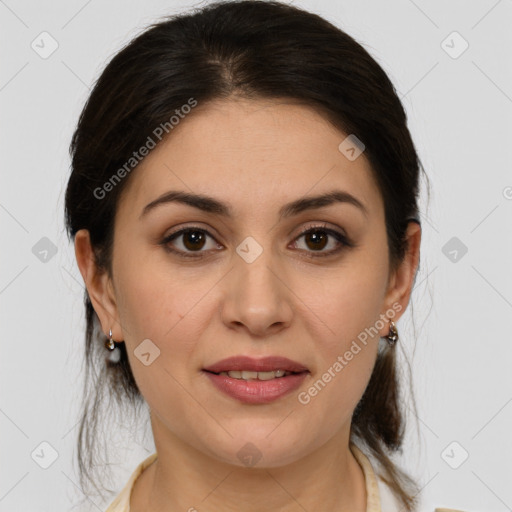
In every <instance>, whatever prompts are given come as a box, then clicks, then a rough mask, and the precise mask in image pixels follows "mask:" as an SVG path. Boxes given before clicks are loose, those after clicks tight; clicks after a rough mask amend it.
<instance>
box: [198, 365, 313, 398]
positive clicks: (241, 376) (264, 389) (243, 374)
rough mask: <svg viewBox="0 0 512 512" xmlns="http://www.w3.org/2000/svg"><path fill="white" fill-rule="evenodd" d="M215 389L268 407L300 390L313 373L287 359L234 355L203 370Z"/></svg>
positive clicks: (232, 396)
mask: <svg viewBox="0 0 512 512" xmlns="http://www.w3.org/2000/svg"><path fill="white" fill-rule="evenodd" d="M202 371H203V372H204V373H205V374H206V375H207V376H208V377H209V379H210V382H211V383H212V384H213V385H214V387H215V388H216V389H218V390H219V391H221V392H222V393H223V394H224V395H228V396H230V397H231V398H233V399H235V400H237V401H239V402H243V403H245V404H254V405H256V404H267V403H270V402H273V401H274V400H277V399H279V398H281V397H284V396H285V395H288V394H290V393H291V392H292V391H294V390H296V389H298V388H299V387H300V386H301V385H302V383H303V382H304V381H305V379H306V378H307V376H308V375H309V374H310V373H311V372H310V371H309V369H308V368H306V367H305V366H304V365H302V364H300V363H298V362H297V361H292V360H291V359H288V358H286V357H281V356H270V357H265V358H263V359H254V358H251V357H247V356H235V357H230V358H227V359H223V360H222V361H218V362H217V363H215V364H213V365H211V366H208V367H206V368H203V370H202Z"/></svg>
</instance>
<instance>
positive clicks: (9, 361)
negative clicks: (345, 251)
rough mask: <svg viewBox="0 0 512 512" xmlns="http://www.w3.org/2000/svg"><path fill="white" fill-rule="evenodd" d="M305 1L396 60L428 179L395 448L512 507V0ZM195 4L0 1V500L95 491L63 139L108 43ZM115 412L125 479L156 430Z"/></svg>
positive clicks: (445, 491) (425, 477)
mask: <svg viewBox="0 0 512 512" xmlns="http://www.w3.org/2000/svg"><path fill="white" fill-rule="evenodd" d="M294 3H295V4H296V5H300V6H303V7H305V8H307V9H309V10H313V11H315V12H317V13H319V14H321V15H323V16H325V17H326V18H327V19H329V20H330V21H332V22H334V23H335V24H336V25H337V26H339V27H340V28H342V29H343V30H345V31H347V32H348V33H349V34H350V35H351V36H353V37H354V38H355V39H356V40H358V41H359V42H360V43H361V44H363V46H365V47H366V48H367V49H368V51H369V52H370V53H371V54H372V55H373V57H374V58H375V59H376V60H377V61H378V62H379V63H380V64H381V65H382V67H383V68H384V69H385V70H386V71H387V72H388V74H389V76H390V78H391V80H392V81H393V83H394V84H395V86H396V88H397V91H398V92H399V94H400V96H401V98H402V101H403V103H404V106H405V108H406V110H407V113H408V118H409V127H410V130H411V132H412V135H413V139H414V140H415V143H416V145H417V148H418V151H419V154H420V158H421V160H422V162H423V164H424V166H425V169H426V171H427V173H428V175H429V177H430V180H431V187H432V195H431V199H430V201H429V202H428V204H427V200H426V194H425V189H424V190H423V199H422V209H423V215H422V221H423V241H422V257H421V268H420V271H419V275H418V277H417V285H416V287H415V289H414V293H413V311H411V309H409V310H408V312H407V314H406V315H405V316H404V317H403V318H402V319H401V320H400V322H399V329H400V334H401V338H402V339H401V343H400V347H399V348H398V350H400V351H402V352H401V356H400V357H401V358H402V357H403V355H404V354H405V355H407V357H408V358H409V360H411V361H412V372H413V381H414V388H415V394H416V400H417V404H418V419H417V421H416V423H417V424H418V426H419V428H418V430H416V428H415V421H413V419H414V415H413V413H412V412H411V421H410V422H409V426H410V430H409V433H408V436H407V443H406V446H405V449H404V455H403V457H402V458H401V459H399V461H400V462H401V463H402V464H403V465H404V466H405V468H406V469H408V470H409V471H410V472H411V473H412V474H413V475H414V476H415V477H416V478H417V479H418V480H419V481H420V482H421V486H422V487H423V490H422V493H421V495H422V500H423V505H422V508H421V510H425V511H433V509H434V507H435V506H438V507H441V506H451V507H454V508H461V509H465V510H467V511H477V510H479V511H482V510H485V511H489V512H490V511H504V510H512V486H511V485H510V483H511V482H512V470H511V464H510V460H511V455H512V439H511V436H510V432H511V430H512V429H511V425H512V421H511V420H512V403H511V402H512V372H511V371H510V362H511V356H512V347H511V339H510V320H511V319H512V272H511V271H510V264H511V262H512V167H511V148H512V144H511V138H512V128H511V119H512V72H511V66H510V61H511V53H512V52H511V48H512V46H511V45H512V32H511V31H510V30H509V28H510V26H511V21H512V2H511V1H510V0H501V1H495V0H489V1H475V2H463V1H452V2H444V1H440V0H436V1H431V2H427V1H421V2H420V1H416V2H413V1H412V0H400V1H399V0H393V1H388V2H379V1H377V0H373V1H338V2H332V1H327V0H318V1H313V0H308V1H300V2H299V1H296V2H294ZM193 5H195V6H199V5H202V4H200V3H192V2H187V1H182V2H177V1H158V0H145V1H144V2H142V1H139V2H135V1H121V0H115V1H110V2H100V1H98V0H90V1H88V2H87V1H83V0H76V1H69V0H68V1H64V0H57V1H53V2H51V3H49V2H36V1H29V2H26V1H21V0H20V1H15V0H5V1H0V19H1V22H0V23H1V29H0V38H1V62H2V65H1V68H0V104H1V109H2V114H1V120H2V122H1V124H0V130H1V137H0V141H1V169H2V186H1V188H0V222H1V224H0V226H1V230H2V240H3V244H2V251H1V257H2V261H1V265H0V306H1V310H0V311H1V313H0V314H1V319H0V329H1V350H2V356H1V358H0V379H1V390H2V394H1V402H0V428H1V432H2V435H1V436H0V449H1V460H2V464H1V465H0V475H1V477H0V510H2V511H4V510H5V511H7V510H9V511H12V510H24V511H29V510H30V511H56V510H59V511H60V510H62V511H67V510H71V509H72V507H73V506H74V505H76V504H77V503H78V502H79V501H80V499H81V498H82V496H81V493H80V490H79V488H78V487H77V475H76V472H75V469H74V468H75V465H74V463H73V456H74V454H75V441H76V435H77V430H78V429H77V428H76V423H77V420H78V417H77V414H78V412H79V406H80V399H81V392H82V389H81V384H82V382H81V374H80V366H81V360H82V351H83V330H84V315H83V306H82V293H83V281H82V278H81V276H80V273H79V271H78V268H77V266H76V263H75V259H74V252H73V247H72V245H71V244H69V243H68V241H67V238H66V235H65V231H64V228H63V197H64V190H65V184H66V180H67V177H68V174H69V157H68V145H69V142H70V137H71V134H72V130H73V128H74V125H75V123H76V121H77V119H78V115H79V113H80V111H81V108H82V106H83V103H84V101H85V99H86V98H87V95H88V93H89V88H90V87H91V85H92V83H93V81H94V80H95V79H96V78H97V76H98V74H99V73H100V72H101V70H102V69H103V67H104V66H105V64H106V63H107V61H108V60H109V58H110V57H111V56H112V55H113V54H114V53H115V52H116V51H117V50H118V49H119V48H120V47H121V46H122V45H123V44H124V43H125V42H127V41H128V40H130V39H131V38H132V37H133V36H134V35H135V34H137V33H138V32H139V31H141V30H142V29H143V28H144V27H145V26H146V25H147V24H148V23H150V22H152V21H154V20H156V19H157V18H158V17H159V16H160V15H163V14H169V13H173V12H176V11H180V10H181V9H182V8H184V7H190V6H193ZM507 29H508V31H507ZM43 31H46V32H48V33H49V34H50V35H51V37H52V38H53V39H54V40H56V41H57V43H58V48H57V50H56V51H55V52H54V53H53V54H52V55H50V56H49V57H48V58H45V59H43V58H42V57H41V56H40V55H39V54H38V53H36V51H35V50H34V49H32V47H31V44H32V42H33V41H35V43H34V45H35V44H39V46H42V43H41V42H40V41H41V37H48V36H40V34H41V32H43ZM454 31H456V32H458V34H460V36H457V35H451V34H452V32H454ZM464 40H465V41H467V43H468V44H469V46H468V48H467V49H466V50H465V51H464V52H463V53H461V54H460V55H459V53H460V51H461V50H462V49H463V45H464ZM38 41H39V43H38ZM443 41H445V42H444V43H443ZM44 46H45V48H46V49H48V48H50V39H46V40H45V45H44ZM39 51H41V50H39ZM44 237H46V238H47V239H48V240H46V239H44ZM454 237H455V238H454ZM41 239H43V240H41ZM53 246H54V247H55V249H56V251H57V252H56V253H55V254H53V253H52V252H51V247H53ZM48 248H50V252H48V253H44V250H46V249H48ZM466 250H467V252H465V251H466ZM413 320H414V325H415V326H416V329H415V330H414V328H413V327H414V326H413ZM414 340H416V341H414ZM106 428H112V429H115V431H116V433H117V434H118V437H119V442H120V447H119V450H118V451H117V452H113V456H114V457H115V458H114V459H112V463H113V464H114V468H115V469H116V473H115V474H116V479H117V480H116V482H115V485H116V486H117V488H118V489H119V490H120V489H121V487H122V486H123V485H124V483H125V481H126V479H127V478H128V476H129V475H130V474H131V472H132V471H133V469H134V468H135V466H136V465H137V464H138V463H139V462H140V461H141V460H142V458H145V457H146V456H147V454H148V453H149V452H152V451H153V445H152V441H151V438H149V441H146V442H140V439H141V436H140V435H139V433H133V432H130V431H129V428H128V426H127V425H126V426H124V427H123V424H122V422H119V423H118V424H116V425H107V426H106ZM41 443H48V444H43V445H41ZM452 443H455V444H452ZM48 445H50V446H48ZM53 450H55V452H56V454H57V455H56V456H57V459H56V460H55V461H54V462H53V463H52V464H51V465H50V466H49V467H48V468H47V469H44V468H43V467H41V465H44V464H48V463H50V462H51V454H52V453H53ZM466 454H467V455H468V457H467V459H466V460H465V461H464V462H462V461H463V459H464V457H465V456H466ZM37 455H39V456H37ZM90 506H91V510H101V508H102V506H104V505H102V504H101V503H99V502H96V503H95V504H92V503H91V504H90ZM75 510H76V509H75Z"/></svg>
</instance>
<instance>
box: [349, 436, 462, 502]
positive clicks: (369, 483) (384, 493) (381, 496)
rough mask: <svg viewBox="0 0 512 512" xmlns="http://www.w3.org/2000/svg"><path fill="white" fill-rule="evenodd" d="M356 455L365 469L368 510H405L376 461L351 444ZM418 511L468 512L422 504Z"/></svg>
mask: <svg viewBox="0 0 512 512" xmlns="http://www.w3.org/2000/svg"><path fill="white" fill-rule="evenodd" d="M350 448H351V450H352V453H353V454H354V457H355V458H356V460H357V461H358V462H359V464H360V465H361V468H362V469H363V473H364V477H365V480H366V494H367V502H368V505H367V512H374V511H375V512H379V511H380V512H399V511H402V510H403V506H402V503H401V502H400V501H399V499H398V497H397V496H396V495H395V493H394V492H393V491H392V490H391V488H390V487H389V485H388V484H387V483H386V482H385V481H384V480H383V479H382V478H381V476H380V475H379V474H378V473H377V472H376V471H375V469H374V464H375V463H374V462H372V458H371V456H369V455H366V454H365V453H364V452H363V451H362V450H361V449H360V448H359V447H358V446H357V445H355V444H354V443H351V444H350ZM417 512H466V511H464V510H462V509H455V508H444V507H441V508H435V509H432V508H425V507H422V506H421V504H420V506H419V507H418V509H417Z"/></svg>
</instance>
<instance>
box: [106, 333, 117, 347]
mask: <svg viewBox="0 0 512 512" xmlns="http://www.w3.org/2000/svg"><path fill="white" fill-rule="evenodd" d="M108 335H109V337H110V339H109V340H107V341H105V347H106V349H107V350H109V351H110V352H112V350H114V349H115V348H116V345H115V341H114V340H113V339H112V329H110V332H109V334H108Z"/></svg>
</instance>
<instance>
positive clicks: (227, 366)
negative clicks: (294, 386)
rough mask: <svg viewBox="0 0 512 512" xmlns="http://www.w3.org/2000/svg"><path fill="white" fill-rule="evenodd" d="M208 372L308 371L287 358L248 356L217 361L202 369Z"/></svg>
mask: <svg viewBox="0 0 512 512" xmlns="http://www.w3.org/2000/svg"><path fill="white" fill-rule="evenodd" d="M203 369H204V370H206V371H208V372H213V373H220V372H230V371H242V370H246V371H250V372H251V371H252V372H271V371H276V370H284V371H288V372H295V373H299V372H305V371H309V370H308V369H307V368H306V367H305V366H304V365H302V364H300V363H298V362H297V361H292V360H291V359H288V358H287V357H281V356H268V357H262V358H260V359H255V358H253V357H248V356H233V357H228V358H226V359H222V360H221V361H217V362H216V363H215V364H212V365H211V366H207V367H206V368H203Z"/></svg>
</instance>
